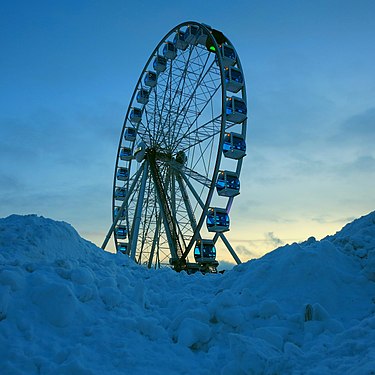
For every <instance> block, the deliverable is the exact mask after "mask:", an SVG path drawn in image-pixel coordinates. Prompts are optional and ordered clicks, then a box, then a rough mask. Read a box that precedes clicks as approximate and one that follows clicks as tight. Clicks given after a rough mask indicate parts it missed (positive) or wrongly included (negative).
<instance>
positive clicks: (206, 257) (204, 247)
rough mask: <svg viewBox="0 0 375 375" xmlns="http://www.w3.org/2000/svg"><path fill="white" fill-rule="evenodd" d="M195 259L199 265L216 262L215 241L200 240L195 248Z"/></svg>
mask: <svg viewBox="0 0 375 375" xmlns="http://www.w3.org/2000/svg"><path fill="white" fill-rule="evenodd" d="M194 259H195V261H196V262H197V263H213V262H215V259H216V248H215V244H214V241H212V240H198V241H197V243H196V245H195V248H194ZM215 263H216V262H215Z"/></svg>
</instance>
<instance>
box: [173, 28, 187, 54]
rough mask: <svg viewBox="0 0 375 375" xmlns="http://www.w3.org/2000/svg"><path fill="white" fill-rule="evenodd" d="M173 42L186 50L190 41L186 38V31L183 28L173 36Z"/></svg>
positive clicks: (177, 46)
mask: <svg viewBox="0 0 375 375" xmlns="http://www.w3.org/2000/svg"><path fill="white" fill-rule="evenodd" d="M173 44H174V45H175V46H176V48H178V49H181V50H182V51H185V50H186V48H187V47H188V45H189V43H188V42H187V41H186V40H185V33H184V32H183V31H181V30H178V31H176V34H175V36H174V38H173Z"/></svg>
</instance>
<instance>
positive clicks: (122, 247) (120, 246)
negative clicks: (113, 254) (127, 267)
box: [117, 242, 129, 254]
mask: <svg viewBox="0 0 375 375" xmlns="http://www.w3.org/2000/svg"><path fill="white" fill-rule="evenodd" d="M128 246H129V244H128V243H127V242H118V243H117V250H118V251H119V252H120V253H123V254H128Z"/></svg>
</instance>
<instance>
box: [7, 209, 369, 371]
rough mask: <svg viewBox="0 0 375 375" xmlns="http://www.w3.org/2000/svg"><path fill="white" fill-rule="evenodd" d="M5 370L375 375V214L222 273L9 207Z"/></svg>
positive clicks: (281, 248)
mask: <svg viewBox="0 0 375 375" xmlns="http://www.w3.org/2000/svg"><path fill="white" fill-rule="evenodd" d="M0 264H1V266H0V348H1V355H0V373H1V374H70V375H71V374H73V375H89V374H193V373H194V374H213V373H215V374H216V373H217V374H225V375H229V374H230V375H233V374H235V375H237V374H239V375H240V374H246V375H247V374H311V375H313V374H319V375H322V374H340V375H341V374H358V375H366V374H368V375H369V374H375V345H374V342H375V314H374V313H375V212H372V213H370V214H369V215H367V216H364V217H362V218H360V219H357V220H355V221H354V222H352V223H350V224H348V225H346V226H345V227H344V228H343V229H342V230H341V231H340V232H338V233H336V234H335V235H333V236H328V237H326V238H324V239H323V240H321V241H316V240H315V239H314V238H309V239H308V240H307V241H305V242H303V243H300V244H297V243H294V244H291V245H286V246H283V247H280V248H278V249H276V250H274V251H273V252H271V253H269V254H267V255H265V256H264V257H262V258H260V259H255V260H251V261H249V262H247V263H244V264H241V265H239V266H236V267H234V268H233V270H231V271H227V272H225V273H224V274H223V275H221V274H218V275H201V274H195V275H190V276H189V275H187V274H185V273H180V274H178V273H175V272H174V271H172V270H170V269H161V270H147V269H145V268H143V267H140V266H138V265H136V264H134V263H133V262H132V261H131V260H130V259H129V258H127V257H126V256H125V255H123V254H110V253H107V252H104V251H102V250H101V249H99V248H97V247H96V246H95V245H93V244H92V243H90V242H88V241H86V240H84V239H82V238H81V237H80V236H79V235H78V233H77V232H76V231H75V230H74V228H72V227H71V226H70V225H69V224H67V223H63V222H57V221H53V220H51V219H46V218H43V217H38V216H35V215H29V216H17V215H12V216H9V217H7V218H4V219H0Z"/></svg>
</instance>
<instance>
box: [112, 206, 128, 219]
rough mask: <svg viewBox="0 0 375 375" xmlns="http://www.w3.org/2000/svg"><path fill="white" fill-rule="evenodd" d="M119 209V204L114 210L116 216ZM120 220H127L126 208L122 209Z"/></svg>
mask: <svg viewBox="0 0 375 375" xmlns="http://www.w3.org/2000/svg"><path fill="white" fill-rule="evenodd" d="M119 209H120V207H118V206H116V207H115V210H114V216H115V217H116V216H117V214H118V210H119ZM119 220H120V221H122V220H125V210H122V212H121V215H120V217H119Z"/></svg>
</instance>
